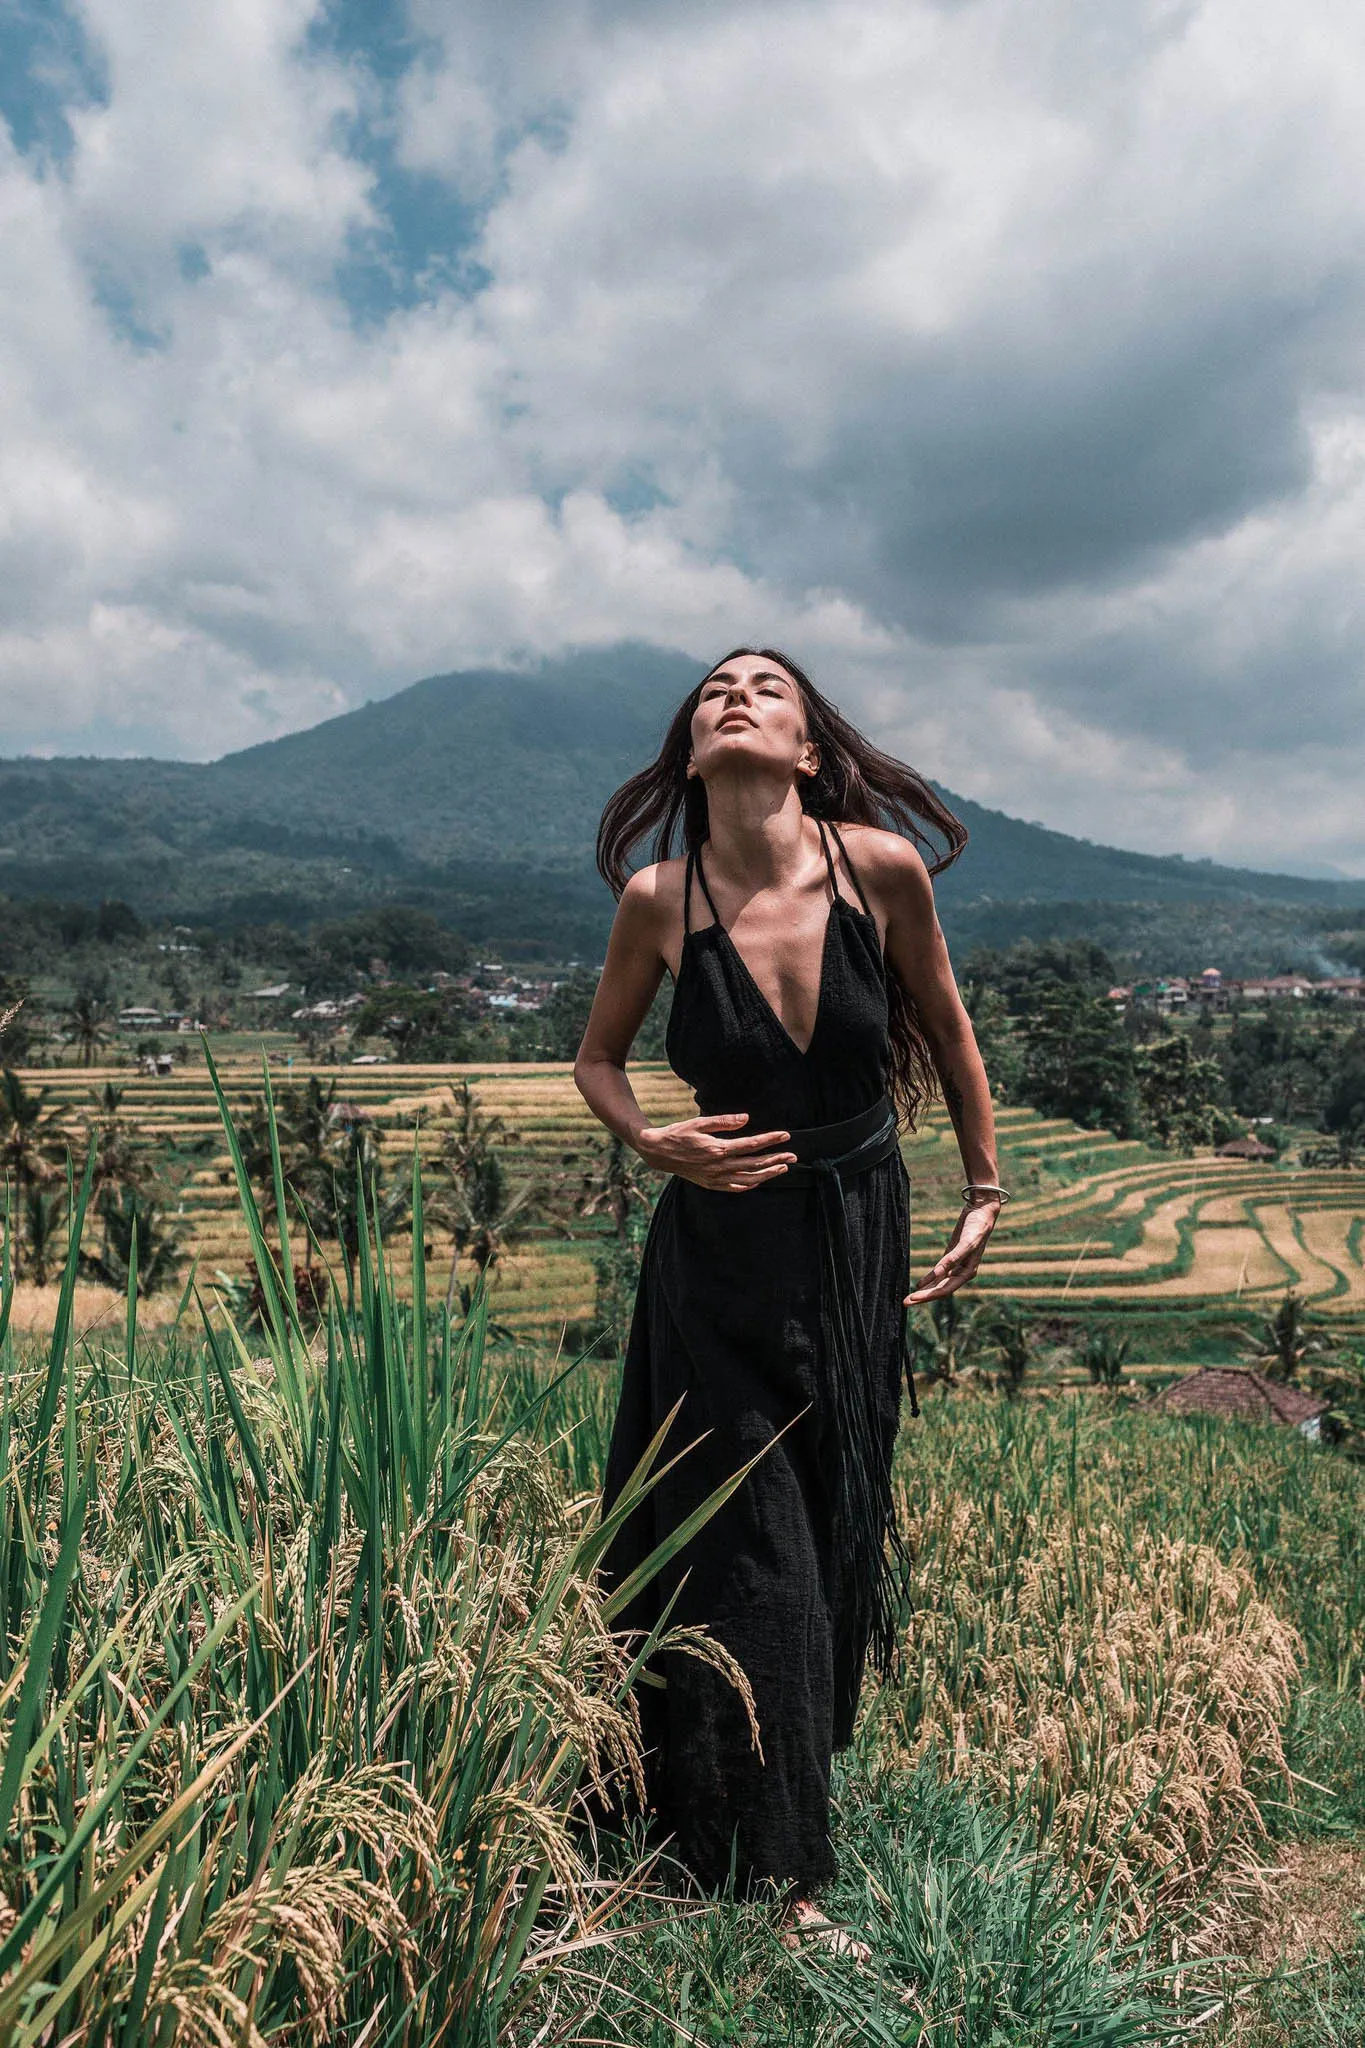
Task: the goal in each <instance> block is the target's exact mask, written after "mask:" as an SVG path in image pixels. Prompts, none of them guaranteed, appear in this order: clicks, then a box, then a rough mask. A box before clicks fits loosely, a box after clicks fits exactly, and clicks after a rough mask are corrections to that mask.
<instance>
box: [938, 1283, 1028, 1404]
mask: <svg viewBox="0 0 1365 2048" xmlns="http://www.w3.org/2000/svg"><path fill="white" fill-rule="evenodd" d="M947 1299H948V1300H949V1301H951V1300H952V1299H953V1297H952V1295H949V1296H948V1297H947ZM981 1327H982V1334H983V1335H984V1336H985V1338H986V1340H987V1342H988V1343H989V1344H991V1345H992V1346H993V1347H994V1350H995V1355H996V1357H997V1359H998V1360H999V1362H1000V1378H1001V1381H1002V1382H1003V1384H1004V1388H1005V1391H1006V1393H1008V1394H1011V1395H1016V1394H1018V1393H1019V1392H1020V1390H1021V1388H1022V1387H1023V1384H1024V1375H1025V1374H1026V1373H1027V1371H1028V1369H1029V1365H1030V1363H1031V1361H1032V1358H1033V1329H1032V1323H1031V1320H1030V1317H1029V1315H1028V1313H1027V1311H1026V1310H1025V1309H1023V1308H1021V1307H1020V1305H1019V1303H1018V1302H1017V1301H1001V1302H994V1303H990V1304H989V1305H988V1306H987V1308H986V1312H985V1314H984V1316H983V1318H982V1325H981Z"/></svg>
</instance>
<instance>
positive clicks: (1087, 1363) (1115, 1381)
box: [1079, 1323, 1130, 1387]
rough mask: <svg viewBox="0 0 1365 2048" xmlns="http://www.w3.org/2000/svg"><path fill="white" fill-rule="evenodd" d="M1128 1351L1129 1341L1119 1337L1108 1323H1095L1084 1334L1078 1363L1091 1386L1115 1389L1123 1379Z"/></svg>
mask: <svg viewBox="0 0 1365 2048" xmlns="http://www.w3.org/2000/svg"><path fill="white" fill-rule="evenodd" d="M1129 1349H1130V1340H1129V1339H1128V1338H1127V1337H1121V1336H1120V1335H1119V1333H1118V1331H1117V1330H1115V1329H1114V1328H1113V1326H1112V1325H1111V1324H1109V1323H1096V1324H1094V1325H1092V1327H1091V1328H1090V1329H1088V1330H1087V1331H1086V1332H1085V1335H1084V1337H1083V1338H1082V1340H1081V1347H1080V1353H1079V1356H1080V1362H1081V1364H1082V1365H1083V1366H1084V1367H1085V1369H1086V1372H1087V1373H1088V1374H1089V1376H1090V1380H1091V1383H1092V1385H1094V1386H1097V1387H1116V1386H1118V1385H1119V1384H1120V1382H1121V1381H1122V1379H1123V1367H1124V1361H1125V1360H1126V1359H1127V1356H1128V1352H1129Z"/></svg>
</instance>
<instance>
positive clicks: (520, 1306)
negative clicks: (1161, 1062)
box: [15, 1043, 1365, 1342]
mask: <svg viewBox="0 0 1365 2048" xmlns="http://www.w3.org/2000/svg"><path fill="white" fill-rule="evenodd" d="M261 1057H262V1052H261V1050H260V1049H259V1048H254V1049H252V1050H245V1049H244V1050H241V1051H238V1052H235V1053H233V1054H231V1055H230V1056H228V1057H225V1058H224V1059H223V1060H222V1062H221V1067H220V1071H221V1074H222V1078H223V1085H224V1089H225V1093H226V1096H227V1100H228V1102H229V1103H230V1104H231V1105H233V1107H234V1108H236V1109H238V1110H241V1109H243V1108H245V1107H246V1105H247V1104H248V1103H249V1102H250V1101H252V1100H253V1099H254V1100H257V1101H259V1099H260V1097H261ZM271 1057H272V1059H273V1061H274V1073H275V1085H276V1087H277V1088H278V1087H279V1086H281V1085H286V1086H293V1087H296V1088H298V1087H303V1086H305V1085H306V1084H307V1083H308V1082H309V1081H310V1080H312V1081H315V1082H316V1083H317V1084H318V1085H319V1086H320V1087H322V1088H324V1089H328V1090H331V1092H332V1093H333V1095H335V1096H339V1097H340V1098H341V1099H342V1100H343V1101H344V1102H345V1103H346V1104H350V1105H352V1106H354V1108H355V1110H356V1111H357V1112H358V1114H359V1116H360V1117H362V1118H363V1119H364V1120H365V1121H366V1123H367V1124H368V1125H369V1127H370V1128H371V1129H372V1131H373V1133H374V1135H375V1137H376V1139H377V1141H378V1143H379V1144H380V1146H381V1147H382V1150H383V1154H384V1156H385V1157H386V1158H387V1159H388V1160H389V1161H390V1162H394V1161H398V1160H408V1159H410V1157H411V1154H412V1150H413V1147H414V1142H415V1143H416V1148H417V1150H418V1153H419V1155H420V1156H421V1157H422V1158H423V1159H424V1160H425V1161H427V1162H428V1163H430V1162H431V1161H432V1160H433V1158H434V1157H436V1156H437V1155H438V1154H439V1151H440V1146H441V1141H442V1137H443V1135H444V1134H445V1133H446V1132H447V1131H448V1130H449V1129H450V1127H451V1125H452V1123H453V1121H454V1120H455V1117H456V1105H455V1097H454V1094H453V1092H452V1091H453V1090H454V1089H455V1088H457V1087H460V1086H467V1087H468V1088H469V1089H470V1090H471V1091H472V1094H473V1097H474V1100H475V1102H476V1104H477V1108H478V1111H479V1112H480V1113H481V1114H482V1115H484V1116H487V1117H489V1118H492V1119H496V1120H497V1122H498V1125H499V1126H500V1131H499V1154H500V1157H501V1158H502V1161H503V1164H504V1166H505V1169H506V1172H507V1174H508V1176H509V1177H510V1179H511V1180H512V1181H513V1182H517V1181H523V1180H535V1181H537V1182H542V1183H548V1182H549V1181H551V1180H552V1179H553V1178H554V1177H555V1176H556V1174H561V1175H562V1174H564V1173H565V1171H566V1168H567V1169H568V1171H569V1173H570V1174H571V1171H572V1162H573V1159H574V1158H576V1157H579V1156H580V1155H581V1156H585V1157H586V1156H587V1154H588V1153H590V1151H591V1149H592V1148H593V1147H594V1146H596V1145H597V1144H598V1143H599V1140H600V1137H601V1132H600V1127H598V1126H597V1125H596V1124H595V1122H594V1120H593V1118H592V1117H591V1116H590V1115H589V1113H588V1111H587V1110H586V1108H585V1106H584V1104H583V1101H582V1098H581V1097H580V1095H579V1094H578V1092H577V1090H576V1089H575V1087H574V1085H573V1078H572V1071H571V1068H570V1066H569V1065H568V1064H567V1063H564V1064H560V1065H554V1064H538V1065H536V1066H535V1067H533V1068H532V1067H528V1066H527V1065H525V1064H516V1065H511V1066H507V1065H503V1066H500V1067H499V1066H491V1067H488V1066H484V1067H481V1066H478V1065H470V1064H464V1065H440V1064H422V1065H416V1066H410V1067H404V1066H403V1065H401V1064H397V1063H390V1064H385V1065H383V1066H379V1067H367V1068H361V1069H357V1068H355V1067H353V1066H349V1067H326V1066H321V1065H318V1064H315V1063H310V1062H309V1061H307V1060H306V1059H302V1058H299V1057H298V1056H297V1054H296V1050H295V1049H294V1048H292V1046H291V1047H290V1049H289V1051H288V1052H287V1053H286V1051H285V1050H284V1049H283V1043H281V1047H280V1049H277V1050H276V1051H275V1052H274V1053H273V1054H272V1055H271ZM632 1074H633V1075H634V1076H635V1077H637V1078H636V1083H635V1085H636V1089H637V1093H638V1095H639V1098H640V1101H641V1103H642V1105H643V1106H644V1107H645V1108H646V1109H647V1110H648V1111H649V1113H650V1114H651V1115H652V1116H653V1117H654V1118H655V1119H656V1120H657V1121H659V1122H665V1121H667V1120H669V1119H670V1118H676V1117H682V1116H686V1115H690V1114H693V1113H694V1105H693V1102H692V1097H691V1094H690V1091H689V1090H688V1089H687V1088H686V1087H685V1086H684V1085H683V1084H682V1083H681V1082H680V1081H678V1080H677V1078H676V1077H675V1076H674V1075H673V1074H672V1073H670V1072H669V1070H668V1069H667V1067H666V1066H664V1065H662V1064H661V1063H656V1064H652V1065H651V1064H649V1063H644V1062H642V1063H640V1064H639V1065H634V1064H633V1065H632ZM286 1077H287V1078H286ZM21 1078H22V1080H23V1081H24V1083H25V1085H27V1086H29V1087H31V1088H32V1089H35V1090H40V1091H42V1092H43V1093H44V1095H45V1096H46V1098H47V1101H48V1104H49V1105H50V1110H51V1111H52V1112H53V1113H55V1114H57V1115H59V1116H63V1115H64V1116H65V1117H66V1118H67V1120H68V1121H69V1122H70V1123H71V1124H72V1125H73V1127H76V1126H79V1125H80V1122H81V1119H82V1118H85V1119H86V1120H89V1119H90V1118H92V1117H95V1116H96V1115H97V1114H98V1110H99V1102H100V1096H101V1091H102V1090H103V1089H104V1088H105V1087H112V1088H114V1089H115V1090H117V1091H118V1093H119V1095H120V1098H121V1102H120V1112H119V1113H120V1115H121V1116H122V1118H123V1119H124V1121H125V1122H126V1123H127V1124H128V1125H129V1126H130V1127H134V1128H136V1130H137V1131H138V1132H139V1134H140V1136H141V1137H142V1138H143V1139H144V1140H148V1141H154V1142H160V1143H163V1144H169V1145H172V1146H182V1147H183V1146H185V1145H186V1144H193V1143H199V1144H203V1143H204V1141H209V1142H210V1145H211V1151H210V1156H208V1157H206V1158H202V1159H200V1160H197V1161H196V1162H195V1163H194V1164H193V1166H192V1168H191V1170H190V1171H189V1174H188V1177H187V1178H186V1180H185V1182H184V1184H183V1187H182V1188H181V1190H180V1192H179V1195H178V1199H177V1201H176V1203H175V1207H174V1210H173V1211H172V1212H171V1215H170V1217H169V1219H168V1220H169V1221H170V1222H171V1223H172V1225H173V1226H174V1228H175V1230H176V1231H177V1233H179V1234H180V1235H181V1236H182V1237H183V1242H184V1248H185V1250H186V1252H187V1253H188V1254H190V1255H192V1256H193V1257H194V1259H195V1260H196V1261H197V1264H198V1266H199V1268H200V1272H201V1277H203V1278H207V1277H208V1276H211V1275H212V1274H213V1273H215V1272H219V1271H223V1272H226V1273H227V1274H229V1275H237V1276H240V1275H241V1274H242V1273H244V1272H245V1271H246V1270H247V1267H248V1265H249V1262H250V1257H251V1247H250V1238H249V1235H248V1232H247V1228H246V1224H245V1222H244V1220H243V1218H242V1216H241V1213H240V1210H239V1207H238V1202H237V1196H236V1190H235V1187H234V1184H233V1176H232V1168H231V1160H230V1157H229V1154H228V1150H227V1147H226V1144H225V1142H224V1141H223V1138H222V1126H221V1122H220V1119H219V1116H218V1111H217V1107H216V1104H215V1100H214V1095H213V1090H212V1087H211V1085H210V1081H209V1076H208V1073H207V1070H206V1069H205V1068H204V1067H203V1065H202V1063H200V1062H196V1063H195V1064H194V1065H192V1066H190V1067H188V1068H181V1069H178V1070H177V1071H175V1072H174V1073H173V1074H172V1075H170V1076H168V1077H166V1078H144V1077H141V1076H131V1077H130V1076H129V1075H128V1073H127V1071H126V1069H118V1068H109V1069H107V1070H106V1069H101V1068H99V1067H97V1066H96V1067H91V1068H58V1069H38V1070H33V1071H31V1072H28V1073H22V1071H21ZM997 1123H998V1127H999V1130H1000V1135H1001V1156H1002V1162H1004V1165H1005V1168H1006V1170H1007V1171H1008V1173H1009V1174H1010V1177H1011V1179H1012V1181H1013V1183H1014V1185H1015V1186H1016V1187H1018V1189H1019V1190H1020V1194H1019V1197H1018V1199H1017V1201H1016V1203H1015V1204H1014V1206H1012V1208H1011V1209H1010V1211H1009V1213H1008V1214H1007V1215H1006V1216H1005V1217H1003V1218H1002V1221H1001V1224H1000V1227H999V1229H998V1230H997V1232H996V1235H995V1238H994V1240H993V1243H992V1247H991V1251H990V1254H989V1257H988V1261H987V1265H986V1267H985V1268H984V1270H983V1273H982V1276H981V1280H980V1282H979V1283H978V1286H977V1288H976V1290H974V1292H975V1293H977V1294H980V1295H987V1296H990V1295H1004V1296H1010V1297H1014V1298H1018V1299H1019V1300H1021V1301H1026V1302H1027V1303H1028V1305H1029V1306H1030V1307H1036V1308H1037V1309H1038V1310H1040V1311H1041V1310H1045V1309H1051V1310H1059V1311H1060V1310H1065V1309H1066V1308H1067V1307H1068V1306H1072V1307H1079V1306H1080V1305H1082V1304H1084V1305H1085V1306H1087V1307H1089V1308H1093V1309H1095V1310H1097V1311H1103V1313H1104V1314H1106V1315H1112V1316H1115V1317H1120V1316H1122V1315H1123V1314H1124V1312H1125V1311H1126V1310H1130V1309H1138V1308H1140V1309H1142V1310H1144V1311H1146V1312H1147V1317H1148V1319H1149V1320H1148V1322H1147V1324H1146V1325H1145V1327H1146V1328H1152V1329H1156V1330H1159V1329H1160V1327H1161V1325H1160V1320H1159V1318H1160V1315H1161V1312H1163V1311H1167V1312H1169V1313H1170V1316H1171V1318H1172V1330H1173V1333H1175V1332H1176V1331H1177V1330H1183V1329H1184V1328H1185V1326H1186V1325H1187V1324H1188V1320H1189V1318H1190V1317H1192V1316H1194V1317H1197V1316H1198V1315H1199V1314H1200V1313H1201V1312H1203V1313H1204V1314H1205V1315H1207V1316H1208V1317H1209V1318H1211V1319H1215V1320H1216V1319H1218V1318H1220V1317H1222V1316H1224V1315H1225V1314H1226V1312H1227V1311H1228V1309H1229V1308H1236V1307H1242V1306H1250V1305H1252V1304H1256V1303H1261V1304H1272V1305H1273V1303H1274V1302H1275V1301H1276V1300H1278V1299H1279V1298H1280V1297H1282V1296H1283V1295H1284V1294H1285V1292H1286V1291H1287V1290H1292V1291H1294V1292H1295V1293H1296V1294H1297V1295H1298V1296H1299V1297H1300V1298H1301V1299H1302V1300H1303V1302H1304V1303H1305V1304H1311V1305H1312V1307H1313V1309H1314V1310H1315V1311H1316V1312H1319V1313H1320V1314H1321V1315H1322V1316H1323V1317H1324V1318H1326V1319H1327V1321H1328V1322H1329V1323H1330V1325H1331V1327H1332V1328H1333V1329H1334V1330H1337V1331H1339V1332H1341V1333H1343V1334H1346V1335H1351V1334H1355V1333H1356V1332H1357V1330H1358V1329H1359V1330H1360V1332H1361V1334H1362V1340H1363V1341H1365V1250H1363V1248H1362V1232H1365V1205H1363V1204H1362V1200H1361V1176H1360V1174H1359V1173H1358V1172H1357V1171H1355V1170H1354V1169H1351V1170H1333V1169H1332V1168H1330V1167H1327V1166H1291V1167H1288V1168H1286V1167H1281V1166H1279V1165H1269V1166H1262V1165H1256V1164H1248V1163H1244V1162H1242V1161H1240V1160H1236V1159H1221V1158H1214V1157H1207V1156H1204V1157H1200V1156H1196V1157H1191V1158H1185V1157H1172V1156H1170V1155H1169V1154H1162V1153H1154V1152H1153V1151H1151V1150H1150V1149H1149V1148H1148V1147H1147V1146H1145V1145H1143V1144H1141V1143H1139V1142H1136V1141H1127V1142H1125V1141H1123V1140H1120V1139H1116V1138H1113V1137H1111V1136H1109V1134H1108V1133H1106V1132H1103V1131H1094V1130H1083V1129H1081V1128H1080V1127H1078V1126H1077V1125H1075V1124H1073V1123H1070V1122H1067V1121H1065V1120H1062V1119H1058V1118H1045V1117H1042V1116H1040V1115H1038V1114H1037V1113H1036V1112H1034V1111H1032V1110H1029V1109H1025V1108H1015V1109H1011V1108H1008V1107H1005V1108H1001V1109H999V1110H998V1111H997ZM904 1149H905V1156H906V1161H907V1165H908V1167H909V1169H910V1174H911V1180H912V1186H913V1188H914V1207H913V1233H912V1242H913V1244H914V1247H915V1256H916V1257H919V1256H920V1255H921V1249H922V1248H927V1247H928V1246H929V1245H930V1244H932V1243H933V1242H934V1240H935V1239H936V1238H940V1237H942V1236H944V1235H945V1234H946V1232H947V1231H948V1230H949V1229H950V1228H951V1225H952V1221H953V1218H954V1216H955V1215H956V1206H955V1202H954V1195H955V1193H956V1186H957V1181H958V1179H959V1178H960V1173H959V1171H958V1169H957V1165H956V1160H955V1152H954V1147H953V1141H952V1133H951V1128H950V1126H949V1124H948V1121H947V1118H946V1116H945V1115H944V1114H943V1112H942V1109H941V1107H939V1106H937V1105H936V1106H935V1108H934V1109H932V1110H931V1111H930V1112H929V1114H928V1116H927V1117H926V1118H925V1120H924V1123H923V1125H922V1127H921V1130H920V1131H919V1132H918V1133H917V1134H916V1136H915V1137H914V1138H912V1139H910V1140H909V1141H907V1142H906V1145H905V1148H904ZM607 1229H608V1225H607V1223H606V1222H605V1221H599V1222H598V1223H597V1224H596V1225H593V1224H592V1223H588V1224H586V1225H580V1226H579V1227H578V1229H577V1231H576V1232H575V1234H574V1235H572V1236H569V1235H567V1234H565V1233H564V1232H563V1231H561V1230H559V1229H557V1228H556V1226H555V1225H553V1224H546V1223H537V1222H532V1223H531V1224H529V1226H528V1227H527V1228H526V1231H525V1235H524V1236H519V1238H518V1240H517V1243H516V1245H515V1247H514V1248H513V1249H511V1250H510V1251H509V1253H508V1254H507V1256H506V1257H505V1258H504V1259H503V1260H502V1261H500V1262H499V1266H498V1269H497V1273H496V1277H495V1279H494V1283H493V1289H492V1293H491V1295H490V1302H491V1303H492V1304H493V1305H495V1306H496V1313H497V1316H498V1319H499V1321H501V1322H503V1323H505V1324H506V1325H507V1327H508V1328H509V1329H513V1330H515V1331H517V1332H518V1334H520V1335H525V1336H526V1337H528V1338H535V1339H537V1340H540V1341H547V1340H548V1341H552V1342H553V1341H554V1340H555V1339H556V1338H557V1337H558V1335H559V1333H560V1330H561V1329H562V1326H563V1324H564V1323H565V1322H566V1321H567V1322H570V1323H578V1322H582V1321H584V1320H585V1319H587V1318H588V1317H589V1316H590V1314H591V1310H592V1304H593V1286H594V1279H593V1268H592V1262H591V1248H592V1244H593V1242H594V1240H595V1238H597V1237H599V1236H601V1235H602V1234H603V1233H604V1232H605V1231H606V1230H607ZM428 1234H429V1237H434V1238H435V1240H436V1242H437V1244H438V1245H440V1250H439V1251H437V1253H436V1260H437V1263H438V1264H441V1263H442V1261H443V1260H444V1261H446V1263H448V1256H447V1254H448V1250H449V1247H448V1246H447V1245H446V1244H445V1243H444V1242H443V1241H442V1238H441V1233H440V1230H439V1228H435V1229H434V1230H431V1231H429V1233H428ZM394 1250H395V1256H396V1258H397V1261H398V1280H399V1285H400V1288H401V1287H403V1286H404V1285H405V1282H404V1278H403V1260H404V1253H403V1240H402V1239H399V1240H398V1242H397V1243H396V1245H395V1247H394ZM443 1270H444V1266H443ZM86 1302H87V1306H88V1309H89V1311H90V1313H91V1314H92V1315H98V1314H99V1313H100V1311H101V1307H102V1308H103V1311H104V1313H105V1314H107V1315H115V1314H117V1313H119V1312H121V1311H120V1308H119V1305H118V1303H117V1302H116V1300H115V1297H114V1296H113V1295H112V1293H111V1294H110V1295H109V1297H108V1299H107V1300H106V1301H105V1302H103V1304H101V1303H100V1301H99V1298H98V1295H97V1294H96V1293H94V1292H92V1293H91V1294H90V1295H89V1296H88V1297H86ZM51 1307H52V1296H51V1294H50V1292H48V1291H45V1290H34V1291H33V1292H32V1293H30V1292H29V1290H27V1289H25V1288H24V1287H23V1286H22V1285H21V1287H20V1290H19V1294H18V1297H17V1300H16V1305H15V1321H16V1325H17V1326H18V1327H24V1326H25V1324H26V1323H27V1322H28V1321H29V1319H30V1317H34V1318H41V1317H43V1316H44V1315H45V1314H47V1313H50V1311H51ZM164 1308H165V1304H164V1302H163V1303H160V1304H158V1305H157V1306H156V1307H154V1308H153V1311H152V1313H153V1314H154V1315H155V1314H158V1313H160V1312H162V1311H163V1310H164ZM1177 1341H1179V1338H1177Z"/></svg>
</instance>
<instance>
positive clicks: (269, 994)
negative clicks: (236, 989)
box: [246, 981, 293, 1003]
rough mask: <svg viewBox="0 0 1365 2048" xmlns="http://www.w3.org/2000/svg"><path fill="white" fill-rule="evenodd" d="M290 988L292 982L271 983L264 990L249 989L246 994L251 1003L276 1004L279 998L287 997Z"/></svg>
mask: <svg viewBox="0 0 1365 2048" xmlns="http://www.w3.org/2000/svg"><path fill="white" fill-rule="evenodd" d="M292 986H293V984H292V982H288V981H272V982H270V983H269V985H268V986H267V987H265V988H249V989H248V990H247V991H246V993H247V995H248V996H249V997H250V998H251V1000H252V1001H253V1002H257V1003H276V1002H278V1001H279V999H280V997H281V996H287V995H288V994H289V991H290V989H291V987H292Z"/></svg>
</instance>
